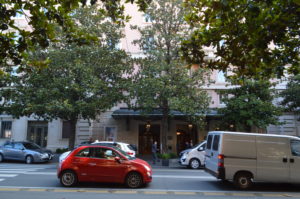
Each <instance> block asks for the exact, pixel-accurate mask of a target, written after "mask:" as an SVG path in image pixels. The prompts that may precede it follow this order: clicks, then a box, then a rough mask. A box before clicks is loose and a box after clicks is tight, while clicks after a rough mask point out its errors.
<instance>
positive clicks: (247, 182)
mask: <svg viewBox="0 0 300 199" xmlns="http://www.w3.org/2000/svg"><path fill="white" fill-rule="evenodd" d="M233 182H234V184H235V186H236V187H237V188H239V189H249V188H250V187H251V186H252V185H253V182H252V177H251V174H250V173H247V172H242V173H238V174H236V175H235V177H234V180H233Z"/></svg>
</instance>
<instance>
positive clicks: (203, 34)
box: [182, 0, 300, 78]
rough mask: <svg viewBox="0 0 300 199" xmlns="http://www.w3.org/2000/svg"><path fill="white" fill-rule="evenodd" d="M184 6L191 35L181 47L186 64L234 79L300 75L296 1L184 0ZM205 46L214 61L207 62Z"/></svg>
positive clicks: (299, 4)
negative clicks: (212, 53)
mask: <svg viewBox="0 0 300 199" xmlns="http://www.w3.org/2000/svg"><path fill="white" fill-rule="evenodd" d="M185 6H186V8H187V9H189V11H190V12H189V13H188V14H187V15H186V20H187V22H188V23H189V24H190V25H191V26H192V28H193V30H194V31H193V33H192V35H191V37H189V38H188V39H186V40H185V41H184V42H183V44H182V50H183V58H185V59H186V60H187V61H188V62H190V63H195V64H199V65H200V66H201V67H206V68H210V69H218V70H223V71H224V72H228V71H229V70H231V71H232V72H233V75H235V76H236V77H240V76H244V77H255V78H270V77H282V76H283V75H284V72H289V73H291V74H298V73H300V66H299V63H300V56H299V52H300V51H299V50H300V37H299V29H300V26H299V25H300V1H299V0H261V1H257V0H230V1H229V0H213V1H212V0H197V1H195V0H185ZM205 47H213V49H214V53H215V58H213V59H207V53H206V50H205ZM228 74H232V73H228Z"/></svg>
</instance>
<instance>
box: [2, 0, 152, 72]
mask: <svg viewBox="0 0 300 199" xmlns="http://www.w3.org/2000/svg"><path fill="white" fill-rule="evenodd" d="M134 2H135V3H137V4H138V6H139V8H140V10H144V9H145V8H146V6H147V3H148V0H126V1H121V0H114V1H106V0H91V1H87V0H68V1H48V0H28V1H20V0H4V1H1V2H0V46H1V49H0V66H3V65H13V66H14V65H19V64H20V63H21V62H22V61H24V58H26V54H27V53H28V51H32V50H34V49H35V48H36V46H37V45H39V46H40V47H43V48H46V47H48V46H49V44H50V43H51V42H55V41H56V39H57V37H56V31H55V27H56V26H57V25H59V26H60V27H61V28H62V30H63V31H64V32H65V33H66V35H67V37H66V38H67V40H68V41H69V42H76V43H78V44H86V43H88V42H89V41H94V40H95V39H97V38H95V37H93V36H92V35H90V34H88V33H87V32H85V31H84V30H82V29H78V28H76V24H75V22H74V20H73V18H72V15H73V12H74V10H75V9H78V8H79V7H85V6H90V5H94V4H96V3H97V8H98V10H99V14H100V13H102V14H103V15H105V16H109V17H111V18H112V19H113V20H114V21H116V22H119V23H122V21H124V20H127V19H128V17H127V16H124V3H134ZM19 15H23V16H25V17H26V21H27V22H28V24H29V25H30V30H28V29H22V28H21V27H18V25H17V23H16V22H17V20H18V19H17V18H16V16H19ZM0 72H1V71H0Z"/></svg>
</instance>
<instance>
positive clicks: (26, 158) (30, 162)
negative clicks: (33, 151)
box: [25, 155, 33, 164]
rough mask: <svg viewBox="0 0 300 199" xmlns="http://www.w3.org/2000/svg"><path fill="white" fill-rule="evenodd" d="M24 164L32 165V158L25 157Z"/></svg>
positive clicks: (29, 156)
mask: <svg viewBox="0 0 300 199" xmlns="http://www.w3.org/2000/svg"><path fill="white" fill-rule="evenodd" d="M25 162H26V164H32V163H33V157H32V156H31V155H28V156H26V157H25Z"/></svg>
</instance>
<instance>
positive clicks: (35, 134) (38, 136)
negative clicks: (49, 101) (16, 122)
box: [27, 122, 48, 147]
mask: <svg viewBox="0 0 300 199" xmlns="http://www.w3.org/2000/svg"><path fill="white" fill-rule="evenodd" d="M47 138H48V123H47V122H28V128H27V140H28V141H30V142H34V143H36V144H38V145H40V146H41V147H46V146H47Z"/></svg>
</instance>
